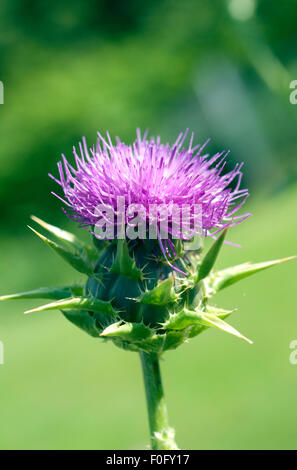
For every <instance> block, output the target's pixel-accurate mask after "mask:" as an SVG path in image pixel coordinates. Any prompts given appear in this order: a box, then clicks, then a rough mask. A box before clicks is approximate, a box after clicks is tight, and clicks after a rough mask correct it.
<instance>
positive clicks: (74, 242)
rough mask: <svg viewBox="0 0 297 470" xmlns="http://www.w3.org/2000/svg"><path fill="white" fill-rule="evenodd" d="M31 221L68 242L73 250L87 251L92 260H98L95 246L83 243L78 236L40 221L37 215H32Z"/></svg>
mask: <svg viewBox="0 0 297 470" xmlns="http://www.w3.org/2000/svg"><path fill="white" fill-rule="evenodd" d="M31 219H32V220H34V222H36V223H37V224H39V225H40V226H41V227H43V228H44V229H45V230H47V231H48V232H50V233H52V234H53V235H55V237H57V238H58V239H59V240H62V241H63V242H66V243H67V244H68V245H69V246H70V247H71V248H75V249H76V250H78V251H81V250H85V251H86V252H87V254H88V255H89V256H90V257H91V258H92V259H97V258H98V251H97V250H96V248H95V246H94V247H93V246H92V245H89V244H88V243H85V242H83V241H82V240H80V239H79V238H78V237H77V236H76V235H74V234H73V233H71V232H67V231H66V230H62V229H60V228H59V227H56V226H55V225H51V224H48V223H47V222H45V221H44V220H41V219H39V218H38V217H36V216H35V215H31Z"/></svg>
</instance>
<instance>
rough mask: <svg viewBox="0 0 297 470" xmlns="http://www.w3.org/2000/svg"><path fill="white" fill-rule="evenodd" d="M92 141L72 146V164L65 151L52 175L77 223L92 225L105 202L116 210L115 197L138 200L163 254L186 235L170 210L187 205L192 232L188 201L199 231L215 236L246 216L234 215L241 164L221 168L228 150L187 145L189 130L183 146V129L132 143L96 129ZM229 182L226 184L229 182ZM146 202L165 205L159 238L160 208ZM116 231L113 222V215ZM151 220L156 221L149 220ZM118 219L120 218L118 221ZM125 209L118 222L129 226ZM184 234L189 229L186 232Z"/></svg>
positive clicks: (240, 196)
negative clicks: (170, 138) (197, 213)
mask: <svg viewBox="0 0 297 470" xmlns="http://www.w3.org/2000/svg"><path fill="white" fill-rule="evenodd" d="M98 136H99V137H98V140H97V143H96V145H94V146H93V147H92V148H91V149H88V148H87V144H86V141H85V139H83V142H82V144H81V143H80V144H79V152H77V151H76V149H75V147H74V149H73V153H74V158H75V164H76V165H75V167H73V166H72V165H70V163H69V162H68V161H67V160H66V158H65V156H64V155H62V161H60V162H59V163H58V170H59V179H56V178H54V177H53V176H52V175H50V176H51V178H53V179H54V180H55V181H56V182H57V183H58V184H59V185H60V186H61V187H62V189H63V192H64V198H63V199H62V198H60V197H59V196H57V197H59V198H60V199H62V201H63V203H64V204H66V205H67V206H68V207H69V209H70V210H69V213H68V212H66V211H65V212H66V213H67V215H68V216H69V217H70V218H72V219H74V220H76V221H77V222H79V223H80V225H81V226H85V227H91V230H93V227H94V226H95V225H96V223H97V221H98V216H99V215H98V211H96V208H97V207H98V206H99V205H100V206H101V205H102V204H103V205H106V206H108V207H111V208H112V209H113V211H114V214H115V215H117V210H118V205H117V203H118V198H119V197H122V198H124V201H125V202H124V205H125V209H127V208H128V206H130V207H131V205H135V204H137V205H141V207H142V212H141V214H142V215H141V216H142V218H143V219H145V220H146V221H147V222H148V226H149V224H150V223H152V219H153V218H155V219H157V237H158V238H159V242H160V246H161V249H162V252H163V254H164V256H165V257H166V252H167V253H168V247H171V249H172V251H173V252H174V249H173V246H174V244H173V243H172V240H171V239H172V237H175V238H187V236H189V235H185V232H184V231H183V230H179V229H176V223H175V222H176V217H177V212H176V209H180V211H182V210H183V209H182V208H183V207H188V208H190V209H189V212H188V213H187V214H188V216H187V217H188V228H189V229H190V231H191V230H192V232H191V234H192V235H193V233H194V231H193V226H194V223H193V222H194V215H193V214H194V210H192V209H193V208H194V206H199V207H200V208H201V218H200V229H201V231H200V234H202V233H203V234H204V235H215V233H217V232H218V231H220V230H222V229H223V228H224V227H226V226H228V225H235V224H237V223H239V222H241V221H242V220H244V219H245V218H247V217H248V216H249V214H243V215H241V216H235V214H236V213H237V211H238V210H239V209H240V207H241V206H242V205H243V203H244V202H245V200H246V198H247V197H248V191H247V189H240V183H241V179H242V172H241V168H242V164H236V165H235V168H234V169H233V170H232V171H230V172H227V173H223V170H224V167H225V164H226V157H227V155H228V152H221V153H216V154H215V155H214V156H212V157H210V156H209V155H208V154H204V153H203V152H204V149H205V147H206V144H207V143H208V142H206V143H205V144H204V145H202V146H201V145H196V146H193V134H192V136H191V138H190V143H189V145H188V146H187V147H183V144H184V142H185V139H186V136H187V132H185V133H181V134H180V135H179V136H178V138H177V140H176V142H175V143H174V144H173V145H172V146H170V145H169V144H161V142H160V138H159V137H157V138H156V139H155V138H153V137H152V138H150V139H148V138H147V132H146V133H145V134H144V136H143V137H142V136H141V133H140V131H139V130H138V131H137V139H136V140H135V142H134V143H133V144H132V145H126V144H124V143H123V142H121V141H120V140H119V139H118V138H117V139H116V143H115V144H113V143H112V141H111V138H110V136H109V133H107V138H106V139H104V138H103V137H102V136H101V135H100V134H99V133H98ZM231 183H232V184H231ZM55 195H56V194H55ZM152 205H157V206H160V205H163V207H164V205H165V207H166V208H167V215H166V217H167V220H168V227H169V228H168V233H169V235H168V236H167V240H165V242H164V243H163V242H162V241H161V239H162V238H166V237H163V236H160V229H159V225H158V224H160V223H161V222H162V217H163V215H162V214H163V213H162V210H160V211H159V212H157V213H154V216H152V213H151V211H150V207H151V206H152ZM114 220H115V221H114V225H115V233H116V235H115V236H117V233H118V230H119V226H118V225H119V222H118V220H117V218H116V217H115V219H114ZM154 221H156V220H154ZM122 222H123V221H122ZM130 222H131V213H129V211H128V212H125V216H124V223H125V224H126V225H129V223H130ZM187 234H189V231H187Z"/></svg>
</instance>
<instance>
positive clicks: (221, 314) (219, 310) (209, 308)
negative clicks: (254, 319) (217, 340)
mask: <svg viewBox="0 0 297 470" xmlns="http://www.w3.org/2000/svg"><path fill="white" fill-rule="evenodd" d="M205 309H206V313H213V314H214V315H216V316H217V317H219V318H221V319H222V320H225V318H228V317H229V316H230V315H231V314H232V313H234V312H235V311H236V308H234V309H233V310H225V309H223V308H217V307H212V306H211V305H207V306H206V307H205Z"/></svg>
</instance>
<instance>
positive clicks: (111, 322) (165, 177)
mask: <svg viewBox="0 0 297 470" xmlns="http://www.w3.org/2000/svg"><path fill="white" fill-rule="evenodd" d="M185 137H186V135H185V134H180V136H179V137H178V139H177V141H176V142H175V144H174V145H173V146H172V147H170V146H169V145H168V144H167V145H162V144H161V143H160V139H159V138H157V139H156V140H154V139H151V140H147V137H146V135H145V136H144V137H143V138H141V135H140V132H139V131H138V136H137V140H136V141H135V142H134V144H133V145H132V146H127V145H125V144H123V143H121V142H120V141H119V140H117V143H116V145H113V144H112V142H111V139H110V137H109V134H107V141H106V140H105V139H103V137H101V136H100V135H99V140H98V142H97V145H96V147H93V148H92V149H91V150H90V152H89V151H88V149H87V145H86V142H85V140H84V141H83V145H80V156H78V154H77V152H76V150H75V149H74V157H75V161H76V169H75V168H73V167H72V166H71V165H70V164H69V163H68V162H67V160H66V158H65V157H64V156H63V160H62V162H59V164H58V169H59V179H55V178H54V179H55V181H57V182H58V183H59V184H60V185H61V187H62V189H63V192H64V199H62V200H63V202H64V203H65V204H66V205H67V206H68V207H69V211H68V212H69V214H68V215H69V217H70V218H72V219H74V220H76V221H78V222H79V224H80V225H81V226H83V227H87V228H88V230H90V231H91V232H92V233H93V234H96V226H97V223H98V212H97V211H96V208H97V207H98V205H101V204H103V206H104V207H105V206H108V207H109V208H111V211H112V214H114V215H116V218H115V220H114V218H112V224H113V228H114V229H115V237H114V238H112V237H111V239H105V240H101V239H100V237H99V238H98V237H93V241H94V243H93V244H87V243H85V242H82V241H81V240H80V239H78V238H77V237H76V236H75V235H73V234H72V233H70V232H66V231H64V230H61V229H59V228H58V227H55V226H53V225H50V224H47V223H46V222H44V221H42V220H41V219H38V218H37V217H32V219H33V220H34V222H35V223H37V224H39V225H40V226H41V227H42V228H43V229H45V230H46V231H48V232H49V233H51V234H52V235H53V236H54V238H55V240H51V239H49V238H47V237H45V236H44V235H42V234H40V233H38V232H37V231H36V230H35V229H33V228H32V230H33V231H34V232H35V233H36V234H37V235H38V236H39V237H40V238H41V239H42V240H43V241H44V242H45V243H46V244H47V245H49V246H50V247H51V248H52V249H53V250H54V251H56V252H57V253H58V254H59V255H60V256H62V257H63V259H64V260H65V261H66V262H68V263H69V264H70V265H71V266H72V267H73V268H74V269H76V270H77V271H79V272H80V273H82V274H84V275H86V276H87V281H86V283H83V284H82V285H73V286H64V287H57V288H49V287H48V288H41V289H37V290H32V291H30V292H24V293H21V294H15V295H10V296H3V297H0V300H9V299H14V298H45V299H50V300H51V302H50V303H47V304H45V305H43V306H41V307H38V308H35V309H33V310H29V311H27V312H26V313H30V312H37V311H44V310H61V312H62V313H63V315H64V316H65V317H66V318H67V319H68V320H69V321H70V322H72V323H73V324H74V325H76V326H77V327H79V328H81V329H82V330H84V331H85V332H86V333H88V334H89V335H91V336H93V337H95V338H100V339H105V340H108V341H113V343H114V344H115V345H116V346H118V347H120V348H122V349H125V350H129V351H135V352H139V353H140V356H141V363H142V368H143V375H144V382H145V389H146V395H147V404H148V412H149V422H150V430H151V444H152V448H153V449H163V450H165V449H176V448H177V446H176V444H175V441H174V432H173V430H172V428H170V427H169V425H168V418H167V410H166V405H165V400H164V395H163V389H162V384H161V377H160V369H159V357H160V355H161V354H162V353H164V352H165V351H167V350H170V349H175V348H177V347H178V346H180V345H181V344H183V343H185V342H186V341H188V340H189V339H191V338H193V337H195V336H198V335H199V334H200V333H202V332H203V331H205V330H207V329H209V328H217V329H219V330H221V331H224V332H226V333H229V334H231V335H234V336H237V337H238V338H241V339H244V340H246V341H247V342H249V343H251V341H250V340H249V339H247V338H246V337H245V336H243V335H242V334H241V333H239V332H238V331H237V330H236V329H235V328H233V327H232V326H231V325H230V324H228V323H227V322H226V321H225V319H226V318H227V317H228V316H230V315H231V313H232V312H233V311H232V310H225V309H223V308H219V307H217V306H214V305H211V303H210V301H211V298H212V297H213V296H214V295H215V294H216V293H217V292H219V291H220V290H222V289H224V288H226V287H229V286H230V285H232V284H234V283H235V282H238V281H240V280H242V279H244V278H245V277H247V276H250V275H252V274H255V273H257V272H260V271H262V270H264V269H267V268H269V267H271V266H274V265H276V264H279V263H281V262H283V261H286V260H287V259H290V258H286V259H283V260H275V261H270V262H265V263H257V264H251V263H245V264H241V265H239V266H233V267H230V268H227V269H224V270H221V271H214V270H213V268H214V264H215V261H216V258H217V256H218V254H219V252H220V250H221V248H222V246H223V243H224V242H225V238H226V234H227V230H228V229H229V227H230V226H232V225H234V224H237V223H239V222H240V221H242V220H244V219H245V218H246V217H248V215H249V214H243V215H241V216H236V215H235V214H236V213H237V211H238V210H239V208H240V207H241V206H242V204H243V203H244V201H245V200H246V198H247V196H248V191H247V190H246V189H240V183H241V177H242V173H241V167H242V165H236V166H235V168H234V169H233V170H232V171H230V172H229V173H225V174H224V173H223V169H224V165H225V160H226V156H227V154H226V153H217V154H216V155H214V156H213V157H209V156H208V155H205V154H203V151H204V148H205V145H203V146H201V147H200V146H196V147H193V136H192V137H191V139H190V145H189V146H188V148H187V149H185V148H183V144H184V141H185ZM232 183H233V186H231V185H232ZM58 197H60V196H58ZM118 197H124V198H125V207H124V209H125V211H124V218H120V221H119V220H118V215H119V214H118V206H117V203H116V201H117V198H118ZM156 203H157V204H164V205H165V206H166V207H167V208H168V213H167V217H168V225H169V228H168V233H167V235H166V237H167V238H166V237H165V238H164V237H163V236H162V235H163V233H161V225H162V222H163V218H164V217H163V215H164V214H163V213H161V215H160V213H157V215H155V216H154V217H155V219H156V220H152V218H151V213H150V205H151V204H156ZM130 204H137V205H141V206H142V207H143V208H144V210H143V211H142V219H143V220H142V221H145V222H148V225H146V231H145V235H147V230H148V228H147V227H150V225H151V223H152V221H153V222H156V226H157V235H158V236H157V238H156V239H155V238H153V239H148V240H147V239H146V236H144V237H142V238H143V239H138V238H133V239H132V240H131V239H129V237H127V236H126V233H124V235H123V231H122V228H123V224H124V225H127V226H130V225H131V224H132V226H133V228H134V225H133V221H131V213H130V212H129V210H128V209H129V208H128V206H129V205H130ZM184 204H187V205H188V206H190V208H194V206H195V205H197V204H198V205H199V206H200V207H201V208H202V210H201V214H202V218H201V225H200V231H196V228H197V227H196V225H195V214H194V215H193V212H189V214H190V215H189V214H188V216H187V222H188V227H190V231H189V230H186V231H185V232H184V231H183V229H180V230H176V213H175V212H174V211H173V207H174V206H177V208H179V209H180V208H182V206H183V205H184ZM30 228H31V227H30ZM148 232H149V230H148ZM189 233H190V238H191V237H193V235H197V234H198V235H202V234H203V235H212V236H214V235H216V234H218V237H217V238H216V239H215V241H214V243H213V244H212V246H211V247H210V249H209V250H208V251H207V253H206V254H203V252H202V246H201V245H199V247H198V248H197V247H196V248H195V247H193V245H192V246H191V249H189V246H187V241H188V238H189ZM140 238H141V237H140ZM159 248H161V250H160V249H159ZM193 248H195V249H193ZM177 271H178V272H179V273H178V272H177ZM180 273H182V274H180Z"/></svg>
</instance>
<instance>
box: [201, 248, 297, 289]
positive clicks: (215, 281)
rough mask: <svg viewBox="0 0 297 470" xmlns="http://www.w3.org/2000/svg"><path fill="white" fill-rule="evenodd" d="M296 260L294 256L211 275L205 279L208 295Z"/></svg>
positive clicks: (234, 267) (246, 265)
mask: <svg viewBox="0 0 297 470" xmlns="http://www.w3.org/2000/svg"><path fill="white" fill-rule="evenodd" d="M294 258H296V257H295V256H292V257H290V258H283V259H277V260H273V261H267V262H264V263H256V264H251V263H245V264H240V265H238V266H233V267H230V268H227V269H224V270H222V271H218V272H216V273H214V274H211V275H210V276H209V277H208V278H207V279H205V281H206V288H207V291H208V295H214V294H215V293H216V292H219V291H220V290H222V289H225V288H226V287H229V286H231V285H232V284H235V283H236V282H238V281H241V279H244V278H246V277H248V276H251V275H252V274H256V273H258V272H260V271H263V270H264V269H268V268H271V267H272V266H275V265H277V264H280V263H284V262H285V261H289V260H291V259H294Z"/></svg>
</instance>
